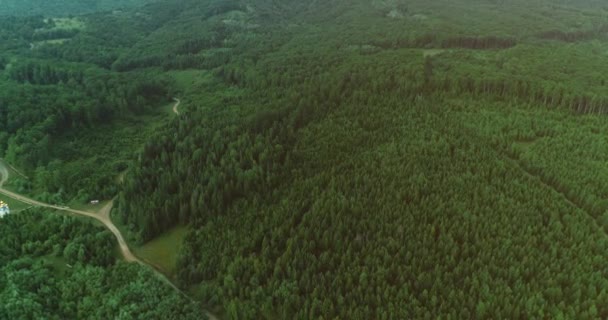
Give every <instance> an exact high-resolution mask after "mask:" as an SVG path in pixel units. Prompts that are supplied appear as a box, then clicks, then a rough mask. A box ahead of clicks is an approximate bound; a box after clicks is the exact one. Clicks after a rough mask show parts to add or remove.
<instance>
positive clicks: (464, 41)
mask: <svg viewBox="0 0 608 320" xmlns="http://www.w3.org/2000/svg"><path fill="white" fill-rule="evenodd" d="M370 44H371V45H373V46H376V47H380V48H383V49H403V48H424V49H430V48H443V49H449V48H462V49H474V50H492V49H508V48H512V47H514V46H516V45H517V40H516V39H514V38H509V37H498V36H477V37H467V36H459V37H449V38H446V39H442V38H440V37H439V36H437V35H434V34H425V35H422V36H418V37H416V38H413V39H406V38H402V39H394V40H373V41H371V42H370Z"/></svg>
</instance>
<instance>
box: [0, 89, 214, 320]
mask: <svg viewBox="0 0 608 320" xmlns="http://www.w3.org/2000/svg"><path fill="white" fill-rule="evenodd" d="M173 100H174V101H175V104H174V105H173V113H175V114H176V115H179V105H180V103H181V101H180V99H178V98H173ZM7 166H10V165H9V164H8V163H5V162H4V161H3V160H2V159H0V194H3V195H5V196H7V197H9V198H13V199H15V200H18V201H21V202H24V203H27V204H29V205H31V206H34V207H43V208H49V209H55V210H60V211H65V212H69V213H72V214H75V215H79V216H84V217H89V218H92V219H95V220H97V221H99V222H101V223H102V224H103V225H104V226H105V227H106V228H107V229H108V230H110V232H112V234H114V237H116V240H117V241H118V245H119V247H120V253H121V254H122V256H123V257H124V259H125V260H126V261H127V262H137V263H139V264H142V265H147V266H149V267H150V268H152V270H154V272H155V273H156V274H157V275H158V276H159V277H160V278H161V279H162V280H163V281H165V282H166V283H167V284H168V285H170V286H171V287H172V288H173V289H175V290H176V291H177V292H179V293H180V294H182V295H183V296H184V297H186V298H187V299H189V300H190V301H194V300H192V298H190V296H188V295H187V294H186V293H184V292H183V291H182V290H181V289H179V288H178V287H177V286H175V284H173V282H171V281H170V280H169V279H168V278H167V277H166V276H165V275H164V274H162V273H161V272H160V271H159V270H160V268H158V267H157V266H155V265H154V264H153V263H151V262H149V261H143V260H141V259H139V258H138V257H137V256H135V255H134V254H133V252H131V249H129V245H128V244H127V242H126V241H125V239H124V237H123V236H122V233H120V230H118V228H117V227H116V226H115V225H114V223H113V222H112V219H110V212H111V211H112V206H113V205H114V200H112V201H110V202H108V204H106V205H105V206H103V208H101V209H100V210H99V212H88V211H82V210H75V209H72V208H69V207H63V206H57V205H52V204H48V203H44V202H41V201H37V200H34V199H30V198H28V197H25V196H22V195H20V194H17V193H14V192H12V191H9V190H6V189H5V188H3V186H4V183H5V182H6V181H7V180H8V178H9V173H8V169H7ZM11 169H13V170H14V171H15V172H17V174H19V175H21V176H23V177H24V178H27V177H26V176H25V175H23V174H22V173H20V172H19V171H17V170H16V169H15V168H13V167H11ZM28 209H29V208H28ZM205 315H206V316H207V318H208V319H209V320H218V318H217V317H216V316H215V315H213V314H211V313H210V312H208V311H205Z"/></svg>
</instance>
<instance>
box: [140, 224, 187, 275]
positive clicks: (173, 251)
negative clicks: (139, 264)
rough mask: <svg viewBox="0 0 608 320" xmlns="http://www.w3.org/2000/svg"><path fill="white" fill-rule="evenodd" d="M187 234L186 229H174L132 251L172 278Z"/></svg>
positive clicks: (182, 227)
mask: <svg viewBox="0 0 608 320" xmlns="http://www.w3.org/2000/svg"><path fill="white" fill-rule="evenodd" d="M187 233H188V227H184V226H179V227H175V228H173V229H171V230H169V231H167V232H165V233H164V234H162V235H161V236H159V237H157V238H156V239H154V240H152V241H149V242H147V243H146V244H144V245H142V246H140V247H139V248H136V249H135V250H134V251H135V254H136V255H137V256H138V257H140V258H142V259H143V260H145V261H148V262H150V263H151V264H152V265H154V266H155V267H157V268H159V269H160V271H162V272H163V273H165V274H166V275H168V276H170V277H172V276H173V275H174V274H175V271H176V270H175V269H176V263H177V256H178V253H179V250H180V249H181V246H182V242H183V240H184V237H185V236H186V234H187Z"/></svg>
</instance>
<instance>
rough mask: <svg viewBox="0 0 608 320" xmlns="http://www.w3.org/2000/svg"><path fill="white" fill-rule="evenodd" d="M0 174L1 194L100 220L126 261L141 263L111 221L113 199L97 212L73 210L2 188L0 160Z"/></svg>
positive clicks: (4, 172) (5, 174) (5, 172)
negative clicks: (111, 235) (116, 241)
mask: <svg viewBox="0 0 608 320" xmlns="http://www.w3.org/2000/svg"><path fill="white" fill-rule="evenodd" d="M0 174H1V175H2V178H1V180H0V194H3V195H5V196H7V197H9V198H12V199H15V200H18V201H21V202H23V203H27V204H29V205H32V206H35V207H43V208H49V209H55V210H60V211H66V212H69V213H73V214H76V215H79V216H85V217H89V218H93V219H95V220H97V221H99V222H101V223H102V224H103V225H104V226H105V227H106V228H107V229H108V230H110V232H112V234H114V237H116V240H118V245H119V247H120V252H121V253H122V256H123V257H124V258H125V260H126V261H127V262H138V263H143V262H142V261H141V260H139V259H138V258H137V257H136V256H135V255H134V254H133V253H132V252H131V249H129V246H128V245H127V242H126V241H125V239H124V237H123V236H122V233H120V231H119V230H118V228H117V227H116V226H115V225H114V223H112V220H110V214H109V213H110V210H111V209H112V205H113V201H110V202H109V203H108V204H106V205H105V206H104V207H103V208H102V209H101V210H100V212H99V213H94V212H88V211H83V210H75V209H71V208H69V207H64V206H57V205H52V204H48V203H44V202H41V201H38V200H34V199H30V198H28V197H25V196H22V195H20V194H17V193H14V192H12V191H9V190H6V189H5V188H3V187H2V186H3V185H4V182H6V180H7V179H8V170H7V169H6V166H5V165H4V163H2V162H0Z"/></svg>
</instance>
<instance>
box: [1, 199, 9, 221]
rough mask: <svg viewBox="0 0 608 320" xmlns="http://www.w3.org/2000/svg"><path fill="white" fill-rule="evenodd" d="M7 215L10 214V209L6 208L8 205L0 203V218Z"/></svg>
mask: <svg viewBox="0 0 608 320" xmlns="http://www.w3.org/2000/svg"><path fill="white" fill-rule="evenodd" d="M9 213H11V209H10V208H9V207H8V204H6V203H5V202H4V201H0V218H2V217H4V216H5V215H7V214H9Z"/></svg>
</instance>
